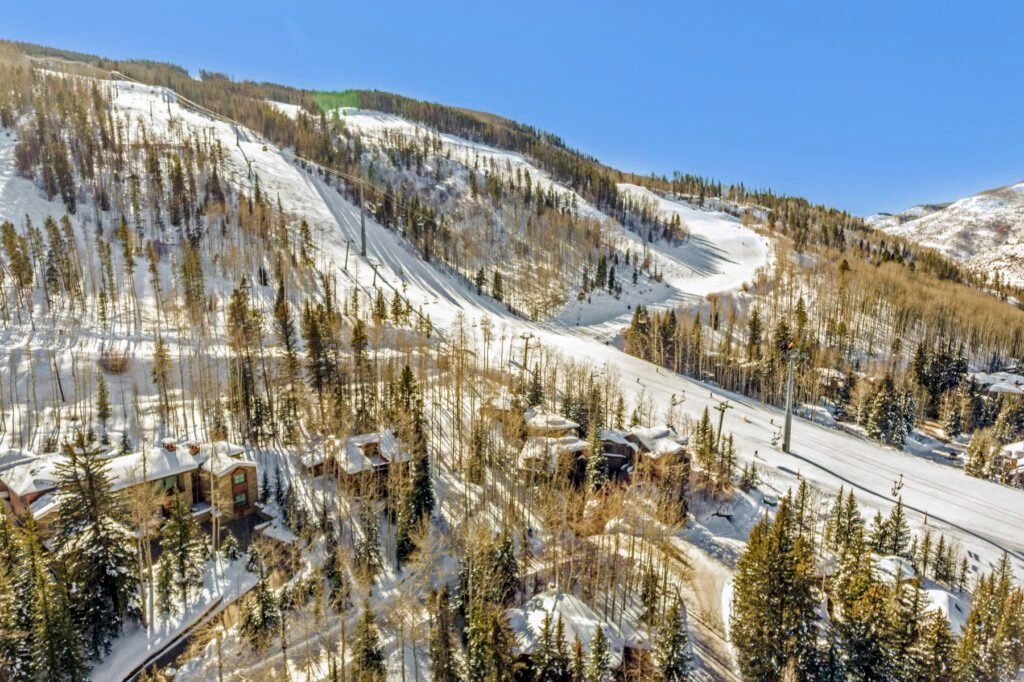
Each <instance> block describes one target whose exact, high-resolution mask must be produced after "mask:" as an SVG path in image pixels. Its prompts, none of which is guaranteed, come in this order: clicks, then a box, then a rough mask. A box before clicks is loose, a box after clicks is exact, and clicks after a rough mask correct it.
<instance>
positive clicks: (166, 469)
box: [107, 447, 199, 490]
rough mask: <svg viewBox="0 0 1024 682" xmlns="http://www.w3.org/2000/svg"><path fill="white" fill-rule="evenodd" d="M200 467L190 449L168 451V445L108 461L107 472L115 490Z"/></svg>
mask: <svg viewBox="0 0 1024 682" xmlns="http://www.w3.org/2000/svg"><path fill="white" fill-rule="evenodd" d="M198 467H199V464H198V463H197V462H196V460H195V458H194V457H193V456H192V454H191V453H190V452H189V451H188V449H187V448H183V447H176V448H174V450H168V449H167V448H165V447H153V448H149V449H148V450H143V451H141V452H134V453H132V454H130V455H123V456H121V457H114V458H113V459H110V460H108V464H107V473H109V474H110V481H111V483H112V484H113V488H114V490H121V489H124V488H128V487H131V486H133V485H138V484H139V483H142V482H144V481H158V480H160V479H161V478H167V477H168V476H177V475H178V474H182V473H185V472H186V471H195V470H196V469H197V468H198ZM143 470H145V472H146V475H145V477H143V475H142V472H143Z"/></svg>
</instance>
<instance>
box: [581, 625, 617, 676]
mask: <svg viewBox="0 0 1024 682" xmlns="http://www.w3.org/2000/svg"><path fill="white" fill-rule="evenodd" d="M611 679H612V654H611V651H610V650H609V648H608V637H607V635H605V634H604V626H603V625H600V624H599V625H598V626H597V629H596V632H595V633H594V638H593V639H592V640H591V641H590V657H589V659H588V660H587V671H586V682H611Z"/></svg>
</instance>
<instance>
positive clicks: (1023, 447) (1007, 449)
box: [999, 441, 1024, 459]
mask: <svg viewBox="0 0 1024 682" xmlns="http://www.w3.org/2000/svg"><path fill="white" fill-rule="evenodd" d="M999 454H1001V455H1006V456H1007V457H1013V458H1016V459H1021V458H1024V441H1017V442H1016V443H1009V444H1007V445H1004V446H1003V447H1002V448H1000V449H999Z"/></svg>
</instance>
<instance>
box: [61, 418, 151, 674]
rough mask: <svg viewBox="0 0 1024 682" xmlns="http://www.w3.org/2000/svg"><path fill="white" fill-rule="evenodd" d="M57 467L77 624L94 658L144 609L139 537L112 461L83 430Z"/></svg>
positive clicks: (105, 651)
mask: <svg viewBox="0 0 1024 682" xmlns="http://www.w3.org/2000/svg"><path fill="white" fill-rule="evenodd" d="M64 454H65V456H66V457H67V460H66V461H64V462H61V463H60V464H58V465H57V467H56V474H57V487H58V490H59V493H58V494H59V496H60V500H61V503H60V515H59V532H58V544H59V546H60V552H61V556H62V557H63V558H64V561H65V564H66V566H67V578H68V580H69V582H70V585H69V586H68V589H69V592H70V593H72V594H74V595H75V599H74V601H73V602H72V607H73V617H74V620H75V624H76V627H77V628H78V629H79V631H80V632H81V634H82V639H83V641H84V642H85V644H86V646H87V648H88V653H89V656H90V657H91V658H94V659H98V658H100V657H101V656H104V655H106V654H108V653H109V652H110V645H111V642H112V641H113V640H114V638H116V637H117V635H118V634H119V633H120V631H121V627H122V625H123V624H124V622H125V620H126V619H129V620H136V619H138V618H139V616H140V613H141V605H140V600H139V584H138V574H137V572H136V569H137V557H136V546H135V538H134V537H133V536H132V534H131V533H130V532H129V531H128V529H127V527H126V526H125V522H126V520H127V519H126V517H127V513H126V510H125V504H124V501H123V499H122V496H121V494H120V493H117V492H115V491H114V490H113V484H112V483H111V481H110V476H109V474H108V473H107V460H105V459H102V458H101V457H100V450H99V449H98V448H96V447H93V446H89V445H87V444H86V442H85V440H84V439H83V438H82V437H81V434H79V437H78V439H77V441H76V443H75V444H74V445H71V444H67V445H65V447H64Z"/></svg>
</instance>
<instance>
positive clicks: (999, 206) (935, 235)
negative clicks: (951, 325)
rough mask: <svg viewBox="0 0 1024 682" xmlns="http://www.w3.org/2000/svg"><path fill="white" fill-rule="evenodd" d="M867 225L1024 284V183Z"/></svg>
mask: <svg viewBox="0 0 1024 682" xmlns="http://www.w3.org/2000/svg"><path fill="white" fill-rule="evenodd" d="M868 223H869V224H871V225H873V226H874V227H876V228H878V229H880V230H883V231H885V232H888V233H889V234H894V235H898V236H901V237H906V238H907V239H909V240H911V241H914V242H918V243H920V244H922V245H924V246H929V247H931V248H934V249H936V250H938V251H939V252H941V253H943V254H946V255H947V256H950V257H951V258H953V259H955V260H957V261H960V262H962V263H964V265H966V266H967V267H968V268H969V269H971V270H973V271H975V272H977V273H979V274H982V275H989V276H994V275H995V274H996V273H999V275H1000V277H1001V279H1002V280H1003V281H1004V282H1007V283H1010V284H1016V285H1022V284H1024V183H1018V184H1015V185H1009V186H1006V187H1002V188H999V189H993V190H989V191H987V192H981V193H980V194H976V195H974V196H970V197H967V198H965V199H960V200H959V201H954V202H953V203H950V204H932V205H924V206H915V207H914V208H911V209H908V210H907V211H904V212H902V213H897V214H894V215H888V214H879V215H876V216H872V217H871V218H868Z"/></svg>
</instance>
